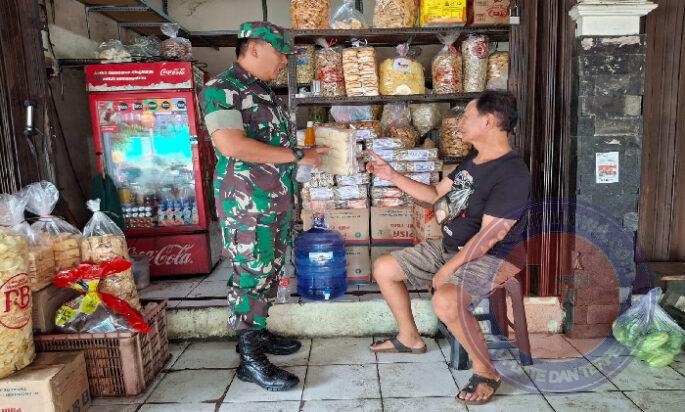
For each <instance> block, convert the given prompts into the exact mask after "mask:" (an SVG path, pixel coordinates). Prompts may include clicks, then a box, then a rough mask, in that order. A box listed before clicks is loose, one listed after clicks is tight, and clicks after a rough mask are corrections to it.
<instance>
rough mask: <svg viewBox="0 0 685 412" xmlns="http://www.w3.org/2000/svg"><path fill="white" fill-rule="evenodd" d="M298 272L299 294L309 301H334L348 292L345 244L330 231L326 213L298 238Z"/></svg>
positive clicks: (296, 242)
mask: <svg viewBox="0 0 685 412" xmlns="http://www.w3.org/2000/svg"><path fill="white" fill-rule="evenodd" d="M295 270H296V271H297V291H298V292H299V294H300V296H301V297H303V298H305V299H311V300H331V299H335V298H338V297H340V296H342V295H344V294H345V292H346V291H347V270H346V269H345V241H344V240H343V238H342V236H341V235H340V233H338V232H336V231H334V230H330V229H328V227H327V226H326V221H325V219H324V216H323V214H322V213H317V214H315V215H314V224H313V225H312V228H311V229H309V230H308V231H306V232H304V233H302V234H300V235H299V236H298V237H297V239H295Z"/></svg>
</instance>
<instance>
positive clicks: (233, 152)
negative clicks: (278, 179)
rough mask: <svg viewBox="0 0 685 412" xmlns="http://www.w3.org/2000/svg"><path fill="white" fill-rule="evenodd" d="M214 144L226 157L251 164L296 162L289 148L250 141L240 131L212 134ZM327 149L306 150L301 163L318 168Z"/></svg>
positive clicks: (223, 131) (225, 130)
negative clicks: (322, 154)
mask: <svg viewBox="0 0 685 412" xmlns="http://www.w3.org/2000/svg"><path fill="white" fill-rule="evenodd" d="M212 142H213V144H214V147H216V148H217V150H219V152H220V153H221V154H222V155H224V156H226V157H232V158H235V159H239V160H242V161H245V162H250V163H273V164H278V163H291V162H294V161H295V155H294V154H293V151H292V150H291V149H289V148H287V147H280V146H272V145H270V144H266V143H262V142H260V141H257V140H255V139H250V138H249V137H247V136H246V135H245V132H244V131H242V130H238V129H219V130H217V131H215V132H214V133H212ZM326 151H328V149H327V148H325V147H317V148H313V149H304V150H303V152H304V158H303V159H302V160H300V162H299V163H303V164H310V165H314V166H317V165H318V164H319V162H320V161H321V156H320V154H321V153H325V152H326Z"/></svg>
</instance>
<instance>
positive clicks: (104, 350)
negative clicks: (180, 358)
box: [34, 301, 170, 396]
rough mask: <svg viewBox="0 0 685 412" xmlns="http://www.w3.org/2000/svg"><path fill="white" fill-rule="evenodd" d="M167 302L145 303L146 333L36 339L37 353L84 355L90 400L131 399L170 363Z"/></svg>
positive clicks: (52, 336) (44, 336) (57, 336)
mask: <svg viewBox="0 0 685 412" xmlns="http://www.w3.org/2000/svg"><path fill="white" fill-rule="evenodd" d="M166 306H167V303H166V301H161V302H150V303H147V304H146V305H145V307H144V309H143V316H144V317H145V320H146V321H147V322H148V326H150V329H151V331H150V332H148V333H137V332H124V333H74V334H59V335H37V336H35V337H34V340H35V343H36V350H37V351H39V352H61V351H83V353H84V354H85V357H86V369H87V370H88V381H89V385H90V393H91V395H92V396H134V395H138V394H140V393H142V392H143V391H145V388H146V387H147V386H148V385H149V384H150V383H151V382H152V381H153V380H154V379H155V378H156V377H157V374H158V373H159V372H160V370H161V369H162V368H163V367H164V364H165V363H166V362H167V360H169V357H170V354H169V339H168V338H167V326H166Z"/></svg>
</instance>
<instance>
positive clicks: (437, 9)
mask: <svg viewBox="0 0 685 412" xmlns="http://www.w3.org/2000/svg"><path fill="white" fill-rule="evenodd" d="M419 24H420V25H421V27H440V26H460V25H462V26H463V25H464V24H466V0H421V10H420V14H419Z"/></svg>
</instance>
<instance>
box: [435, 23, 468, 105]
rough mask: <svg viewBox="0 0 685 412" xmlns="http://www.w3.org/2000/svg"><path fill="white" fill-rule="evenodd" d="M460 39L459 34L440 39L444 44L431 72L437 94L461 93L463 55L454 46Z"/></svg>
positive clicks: (440, 35)
mask: <svg viewBox="0 0 685 412" xmlns="http://www.w3.org/2000/svg"><path fill="white" fill-rule="evenodd" d="M457 38H459V33H458V32H453V33H450V34H447V35H445V36H443V35H442V34H439V35H438V39H440V42H441V43H442V44H443V47H442V49H441V50H440V51H439V52H438V53H437V54H436V55H435V57H433V61H432V63H431V71H432V74H433V91H434V92H435V94H450V93H461V91H462V90H463V86H462V75H461V64H462V63H461V53H460V52H459V50H457V48H456V47H454V46H453V44H454V42H455V41H457Z"/></svg>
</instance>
